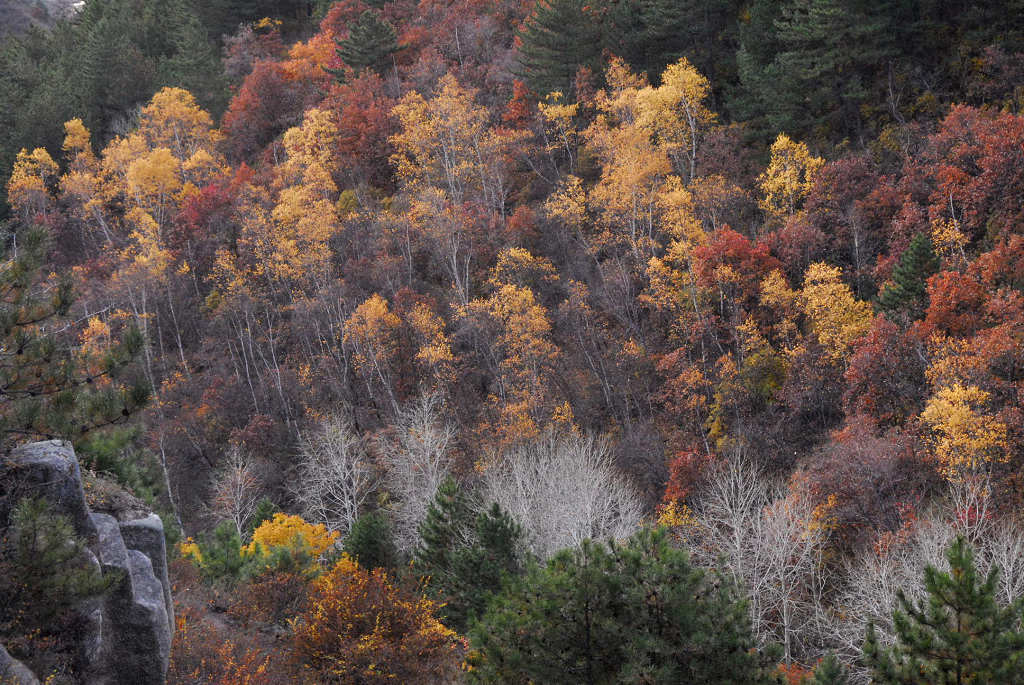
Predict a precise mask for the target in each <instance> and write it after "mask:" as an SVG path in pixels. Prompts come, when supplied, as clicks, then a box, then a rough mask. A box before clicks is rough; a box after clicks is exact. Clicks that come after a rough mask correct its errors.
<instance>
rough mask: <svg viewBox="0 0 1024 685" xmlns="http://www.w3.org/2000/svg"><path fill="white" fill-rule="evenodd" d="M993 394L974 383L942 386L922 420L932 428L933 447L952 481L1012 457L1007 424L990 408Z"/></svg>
mask: <svg viewBox="0 0 1024 685" xmlns="http://www.w3.org/2000/svg"><path fill="white" fill-rule="evenodd" d="M990 399H991V395H990V394H989V393H988V392H986V391H984V390H982V389H981V388H978V387H977V386H974V385H961V384H960V383H955V384H953V385H951V386H946V387H943V388H940V389H939V390H938V391H937V392H936V393H935V394H934V395H933V396H932V397H931V398H930V399H929V400H928V403H927V404H926V405H925V409H924V411H923V412H921V419H922V420H923V421H924V422H925V424H926V425H927V426H928V427H929V428H930V429H931V433H932V435H931V440H932V449H933V450H934V452H935V457H936V459H937V460H938V462H939V468H940V471H941V472H942V474H943V475H944V476H945V477H946V478H947V479H948V480H950V481H954V482H956V481H959V480H962V479H963V478H964V477H966V476H976V475H981V474H983V473H984V472H985V471H987V469H988V467H989V466H991V465H992V464H995V463H999V462H1005V461H1006V460H1007V459H1009V455H1010V452H1009V443H1008V440H1007V435H1008V433H1007V431H1008V429H1007V426H1006V424H1004V423H1003V422H1002V421H1000V420H999V419H998V418H996V417H995V416H993V415H992V414H991V413H990V412H989V410H988V404H989V401H990Z"/></svg>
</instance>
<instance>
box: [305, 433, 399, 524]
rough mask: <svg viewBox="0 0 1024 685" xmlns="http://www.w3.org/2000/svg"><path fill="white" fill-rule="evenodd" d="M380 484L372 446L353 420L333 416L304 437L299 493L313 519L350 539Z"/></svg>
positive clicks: (306, 510) (308, 514)
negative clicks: (359, 433) (372, 459)
mask: <svg viewBox="0 0 1024 685" xmlns="http://www.w3.org/2000/svg"><path fill="white" fill-rule="evenodd" d="M378 481H379V478H378V475H377V469H376V467H375V465H374V464H373V462H372V461H371V459H370V457H369V455H368V454H367V453H366V445H365V444H364V441H363V440H362V438H360V437H359V436H358V435H357V434H356V432H355V429H354V428H353V426H352V423H351V422H350V421H349V420H348V419H346V418H342V417H340V416H332V417H330V418H328V419H326V420H324V421H322V422H321V423H320V425H319V426H317V428H316V429H314V430H311V431H304V432H303V433H302V434H301V436H300V441H299V463H298V473H297V479H296V482H295V484H294V487H293V491H294V495H295V499H296V500H297V501H298V503H299V505H300V506H301V507H302V513H303V515H304V516H305V517H306V518H307V519H308V520H310V521H312V522H314V523H322V524H323V525H325V526H327V527H328V528H329V529H331V530H337V531H340V532H341V533H342V535H345V534H347V533H348V531H349V529H350V528H351V527H352V524H353V522H355V520H356V518H357V517H358V516H359V512H360V510H361V509H362V507H363V504H364V503H365V502H366V500H367V498H368V497H369V496H370V494H372V493H373V491H374V490H375V489H376V487H377V484H378Z"/></svg>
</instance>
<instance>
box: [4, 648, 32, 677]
mask: <svg viewBox="0 0 1024 685" xmlns="http://www.w3.org/2000/svg"><path fill="white" fill-rule="evenodd" d="M0 683H3V685H39V679H38V678H36V677H35V676H34V675H32V671H30V670H28V669H27V668H25V665H24V664H23V663H21V662H20V661H18V660H17V659H15V658H13V657H12V656H11V655H10V654H8V653H7V650H6V649H4V646H3V645H0Z"/></svg>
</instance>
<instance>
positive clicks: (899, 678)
mask: <svg viewBox="0 0 1024 685" xmlns="http://www.w3.org/2000/svg"><path fill="white" fill-rule="evenodd" d="M946 558H947V559H948V560H949V567H950V570H949V572H948V573H946V572H943V571H939V570H938V569H936V568H935V567H933V566H928V567H927V568H926V569H925V573H924V586H925V590H926V592H927V595H928V596H927V597H926V598H925V599H923V600H921V601H920V602H911V601H910V600H908V599H907V598H906V596H905V595H904V594H903V592H902V591H900V592H899V594H898V600H899V607H900V608H899V609H897V610H896V611H894V612H893V623H894V626H895V631H896V642H895V644H894V645H892V646H891V647H886V646H883V645H881V644H880V643H879V640H878V635H877V633H876V632H875V628H874V625H873V624H872V625H869V627H868V633H867V640H866V641H865V644H864V661H865V663H866V664H867V666H868V667H869V668H871V671H872V677H873V682H876V683H879V684H880V685H887V684H899V685H924V684H925V683H927V684H929V685H946V684H952V683H1001V684H1005V685H1012V684H1013V683H1024V632H1021V617H1022V602H1024V600H1022V599H1020V598H1018V599H1017V600H1016V601H1015V602H1014V603H1013V604H1012V605H1010V606H1008V607H1002V606H999V605H998V604H997V603H996V589H997V581H998V575H999V571H998V569H992V571H991V572H990V573H989V574H988V576H987V577H985V579H984V580H982V579H981V578H980V577H979V575H978V570H977V568H976V567H975V565H974V553H973V551H972V550H971V547H970V545H968V544H967V542H966V541H965V540H964V539H963V537H962V536H961V537H958V538H957V539H956V540H955V541H954V542H953V544H952V545H951V546H950V548H949V550H948V551H947V552H946Z"/></svg>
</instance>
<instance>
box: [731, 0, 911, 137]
mask: <svg viewBox="0 0 1024 685" xmlns="http://www.w3.org/2000/svg"><path fill="white" fill-rule="evenodd" d="M750 17H751V21H750V22H749V23H748V25H747V26H745V27H743V29H742V34H743V38H742V47H741V50H740V53H739V54H738V55H737V61H738V65H739V76H740V80H741V86H742V87H741V89H740V91H741V92H740V93H739V94H738V95H739V96H738V97H737V100H738V103H737V104H738V105H739V107H738V111H740V112H742V113H743V114H744V115H746V116H755V115H764V116H765V124H766V125H767V127H768V129H770V130H772V131H779V130H783V131H788V132H790V133H794V134H797V135H799V136H800V137H807V136H808V135H812V134H819V135H820V134H826V135H836V134H842V133H846V134H849V133H856V132H857V131H858V128H859V126H860V123H861V122H860V105H861V104H863V103H864V102H865V101H867V99H868V96H869V92H868V90H867V86H868V85H869V84H870V83H872V82H873V81H874V80H875V77H876V76H877V69H878V65H879V64H883V63H885V62H886V60H887V58H889V57H891V54H892V50H891V46H890V43H889V38H888V26H889V24H888V19H887V17H885V16H884V15H879V14H877V13H875V12H862V11H858V10H857V9H856V8H855V7H854V6H853V5H852V4H851V3H849V2H844V1H842V0H785V1H783V2H780V1H779V0H757V2H755V3H753V5H752V6H751V7H750Z"/></svg>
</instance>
